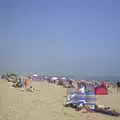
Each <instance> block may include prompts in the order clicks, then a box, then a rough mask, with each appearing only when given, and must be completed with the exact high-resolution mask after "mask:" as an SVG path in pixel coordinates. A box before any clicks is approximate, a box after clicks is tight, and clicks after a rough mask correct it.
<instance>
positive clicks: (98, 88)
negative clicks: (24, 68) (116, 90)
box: [95, 86, 108, 95]
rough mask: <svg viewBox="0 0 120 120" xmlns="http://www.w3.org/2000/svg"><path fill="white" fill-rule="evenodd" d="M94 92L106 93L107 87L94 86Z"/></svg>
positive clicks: (97, 93) (98, 93)
mask: <svg viewBox="0 0 120 120" xmlns="http://www.w3.org/2000/svg"><path fill="white" fill-rule="evenodd" d="M95 94H96V95H107V94H108V89H107V88H106V87H102V86H100V87H96V88H95Z"/></svg>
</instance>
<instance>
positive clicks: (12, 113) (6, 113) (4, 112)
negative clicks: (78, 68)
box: [0, 80, 120, 120]
mask: <svg viewBox="0 0 120 120" xmlns="http://www.w3.org/2000/svg"><path fill="white" fill-rule="evenodd" d="M33 87H34V88H36V90H35V92H33V93H31V92H27V91H25V92H24V91H22V90H21V89H16V88H11V86H10V85H9V84H8V82H7V81H4V80H0V120H80V119H81V120H96V119H97V120H120V117H118V118H116V117H111V116H107V115H103V114H99V113H81V112H77V111H75V110H74V109H71V108H65V107H63V102H64V100H65V96H66V89H65V88H62V87H59V86H55V85H50V84H48V83H45V82H34V83H33ZM97 102H98V103H99V104H103V105H108V106H111V107H112V108H115V109H116V110H119V111H120V104H119V103H120V95H119V94H109V95H106V96H97Z"/></svg>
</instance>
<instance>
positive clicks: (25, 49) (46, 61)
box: [0, 0, 120, 76]
mask: <svg viewBox="0 0 120 120" xmlns="http://www.w3.org/2000/svg"><path fill="white" fill-rule="evenodd" d="M119 21H120V1H119V0H0V72H1V73H3V72H16V73H19V74H23V73H38V74H48V75H51V74H58V75H72V76H120V54H119V52H120V47H119V46H120V22H119Z"/></svg>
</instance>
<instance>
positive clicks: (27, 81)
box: [24, 76, 33, 91]
mask: <svg viewBox="0 0 120 120" xmlns="http://www.w3.org/2000/svg"><path fill="white" fill-rule="evenodd" d="M24 87H25V89H26V90H30V91H33V87H32V78H31V77H29V76H28V77H26V78H25V79H24Z"/></svg>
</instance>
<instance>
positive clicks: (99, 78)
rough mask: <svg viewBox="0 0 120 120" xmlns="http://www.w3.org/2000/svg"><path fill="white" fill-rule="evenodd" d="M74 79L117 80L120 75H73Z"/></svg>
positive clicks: (119, 78)
mask: <svg viewBox="0 0 120 120" xmlns="http://www.w3.org/2000/svg"><path fill="white" fill-rule="evenodd" d="M72 79H75V80H98V81H109V82H116V81H118V80H120V76H79V77H78V76H72Z"/></svg>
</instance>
